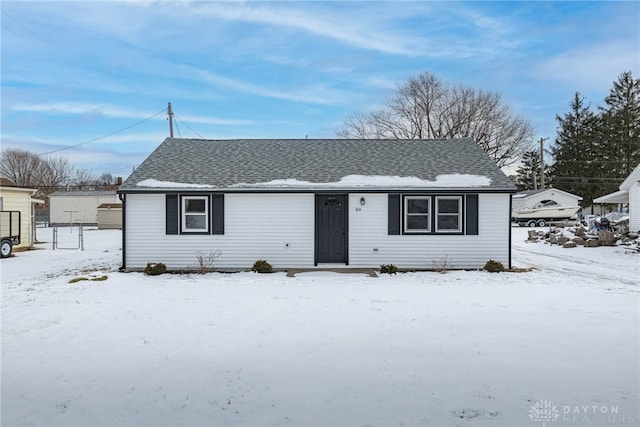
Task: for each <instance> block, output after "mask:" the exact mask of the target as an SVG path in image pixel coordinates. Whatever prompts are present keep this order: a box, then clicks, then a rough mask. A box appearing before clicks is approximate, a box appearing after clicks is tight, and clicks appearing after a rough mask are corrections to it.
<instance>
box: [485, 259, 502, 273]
mask: <svg viewBox="0 0 640 427" xmlns="http://www.w3.org/2000/svg"><path fill="white" fill-rule="evenodd" d="M484 269H485V270H487V271H488V272H489V273H500V272H502V271H505V268H504V265H502V263H501V262H500V261H494V260H492V259H490V260H489V261H487V263H486V264H485V265H484Z"/></svg>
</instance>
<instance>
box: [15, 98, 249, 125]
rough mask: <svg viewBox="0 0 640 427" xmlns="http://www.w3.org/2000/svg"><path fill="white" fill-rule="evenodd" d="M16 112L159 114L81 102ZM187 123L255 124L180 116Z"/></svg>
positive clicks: (18, 107)
mask: <svg viewBox="0 0 640 427" xmlns="http://www.w3.org/2000/svg"><path fill="white" fill-rule="evenodd" d="M12 109H13V110H15V111H25V112H41V113H48V114H79V115H85V114H86V115H100V116H104V117H112V118H127V119H132V120H135V119H146V118H150V117H152V116H154V115H156V114H157V113H158V111H156V112H151V111H140V110H132V109H127V108H121V107H116V106H113V105H108V104H91V103H79V102H53V103H44V104H16V105H14V106H13V108H12ZM180 118H181V119H182V120H184V121H185V122H190V123H200V124H210V125H221V126H227V125H228V126H237V125H250V124H253V123H254V122H253V121H251V120H242V119H226V118H220V117H211V116H201V115H188V114H186V115H180ZM154 119H156V120H164V119H166V116H164V115H161V114H158V115H156V116H155V117H154Z"/></svg>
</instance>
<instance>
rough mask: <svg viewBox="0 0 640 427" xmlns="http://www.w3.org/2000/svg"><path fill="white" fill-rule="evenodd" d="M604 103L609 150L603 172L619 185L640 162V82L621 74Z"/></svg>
mask: <svg viewBox="0 0 640 427" xmlns="http://www.w3.org/2000/svg"><path fill="white" fill-rule="evenodd" d="M604 101H605V103H606V106H605V107H600V111H601V118H602V120H601V121H600V129H599V131H600V133H601V136H602V140H603V142H604V143H605V144H604V146H605V147H606V149H605V150H603V153H602V155H603V160H604V161H605V162H606V163H604V168H603V169H604V170H603V172H604V173H606V174H607V175H608V176H609V177H611V178H614V179H613V180H612V181H614V182H613V184H615V185H616V186H617V185H619V184H620V182H622V180H624V179H625V178H626V177H627V176H628V175H629V174H630V173H631V172H632V171H633V169H634V168H635V167H636V166H637V165H638V164H639V163H640V79H636V80H634V79H633V77H632V75H631V72H630V71H628V72H625V73H622V74H621V75H620V77H619V78H618V81H616V82H613V88H612V89H611V91H610V92H609V96H607V97H606V98H605V100H604ZM615 178H618V179H617V180H616V179H615ZM615 189H616V188H613V189H611V191H615Z"/></svg>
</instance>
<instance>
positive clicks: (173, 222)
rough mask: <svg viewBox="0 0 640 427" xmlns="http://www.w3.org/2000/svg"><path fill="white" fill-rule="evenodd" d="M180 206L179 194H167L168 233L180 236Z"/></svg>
mask: <svg viewBox="0 0 640 427" xmlns="http://www.w3.org/2000/svg"><path fill="white" fill-rule="evenodd" d="M179 210H180V205H179V204H178V195H177V194H167V196H166V233H167V234H178V224H179V223H180V213H179Z"/></svg>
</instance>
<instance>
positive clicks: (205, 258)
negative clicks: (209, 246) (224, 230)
mask: <svg viewBox="0 0 640 427" xmlns="http://www.w3.org/2000/svg"><path fill="white" fill-rule="evenodd" d="M221 254H222V253H221V252H220V250H219V249H216V250H215V251H209V252H207V253H203V252H198V253H197V254H196V261H197V262H198V265H197V266H196V271H197V272H198V274H205V273H209V272H211V271H213V264H215V262H216V260H217V259H218V258H219V257H220V255H221Z"/></svg>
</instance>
